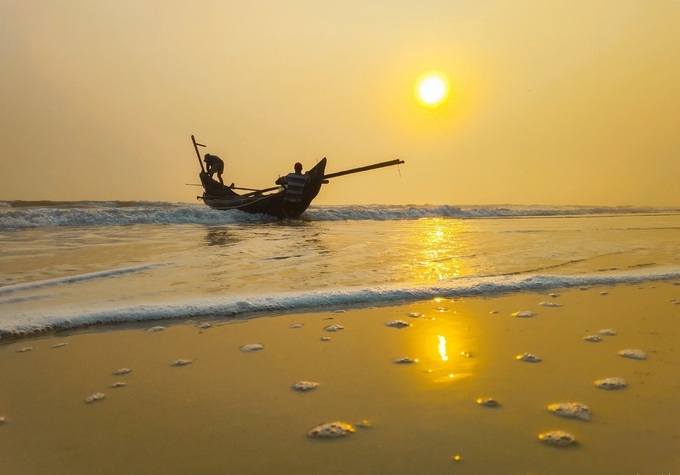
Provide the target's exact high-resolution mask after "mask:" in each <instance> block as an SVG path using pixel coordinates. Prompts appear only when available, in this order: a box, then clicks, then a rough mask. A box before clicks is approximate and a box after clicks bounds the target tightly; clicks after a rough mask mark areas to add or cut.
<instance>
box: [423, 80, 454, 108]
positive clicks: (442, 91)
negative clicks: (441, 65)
mask: <svg viewBox="0 0 680 475" xmlns="http://www.w3.org/2000/svg"><path fill="white" fill-rule="evenodd" d="M448 95H449V81H448V78H447V77H446V75H445V74H443V73H441V72H429V73H426V74H424V75H423V76H422V77H421V78H420V80H419V81H418V83H417V84H416V96H417V98H418V101H419V102H420V103H421V104H422V105H423V106H425V107H435V106H438V105H439V104H441V103H442V102H444V101H445V100H446V98H447V97H448Z"/></svg>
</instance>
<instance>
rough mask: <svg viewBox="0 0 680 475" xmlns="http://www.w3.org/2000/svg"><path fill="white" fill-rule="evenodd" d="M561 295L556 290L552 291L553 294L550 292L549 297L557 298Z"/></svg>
mask: <svg viewBox="0 0 680 475" xmlns="http://www.w3.org/2000/svg"><path fill="white" fill-rule="evenodd" d="M559 296H560V294H556V293H554V292H553V293H551V294H548V297H552V298H554V299H556V298H557V297H559Z"/></svg>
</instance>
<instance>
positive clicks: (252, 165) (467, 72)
mask: <svg viewBox="0 0 680 475" xmlns="http://www.w3.org/2000/svg"><path fill="white" fill-rule="evenodd" d="M678 25H680V0H598V1H592V0H569V1H564V0H550V1H545V0H420V1H418V2H416V1H403V0H384V1H383V0H372V1H370V0H369V1H367V0H361V1H358V0H328V1H316V0H299V1H274V0H249V1H224V0H215V1H209V0H197V1H195V2H189V1H180V0H116V1H103V0H101V1H100V0H62V1H55V0H0V60H1V64H2V74H1V75H0V91H1V94H0V107H1V112H0V199H3V200H14V199H23V200H38V199H49V200H151V201H189V202H195V196H196V195H197V194H199V192H200V188H196V187H190V186H185V183H198V177H197V174H198V171H199V167H198V163H197V159H196V155H195V153H194V151H193V148H192V145H191V140H190V135H191V134H195V135H196V138H197V139H198V140H199V141H200V142H203V143H205V144H207V145H208V148H207V149H206V151H209V152H211V153H214V154H217V155H219V156H221V157H222V158H223V159H224V160H225V164H226V172H225V177H224V179H225V182H227V183H230V182H232V181H233V182H235V183H236V185H237V186H242V187H253V188H258V187H262V188H264V187H269V186H273V183H274V180H275V179H276V178H277V176H278V175H282V174H285V173H288V172H289V171H291V170H292V164H293V163H294V162H295V161H301V162H302V163H303V164H304V165H305V168H307V167H308V166H311V165H313V164H314V163H315V162H316V160H318V159H320V158H321V157H324V156H326V157H328V160H329V162H328V167H327V172H329V173H330V172H334V171H339V170H344V169H347V168H353V167H358V166H363V165H367V164H371V163H375V162H379V161H384V160H390V159H393V158H401V159H403V160H405V161H406V164H405V165H402V166H401V167H400V170H397V169H396V168H388V169H384V170H378V171H373V172H367V173H363V174H358V175H351V176H345V177H342V178H336V179H333V180H331V183H330V184H329V185H327V186H325V187H324V188H323V190H322V192H321V194H320V195H319V197H318V198H317V200H316V201H315V203H317V204H370V203H385V204H426V203H429V204H452V205H456V204H461V205H463V204H502V203H509V204H555V205H560V204H562V205H579V204H583V205H658V206H666V205H670V206H673V205H679V204H680V199H679V197H680V193H678V190H677V189H678V182H679V178H678V177H680V28H678ZM428 70H439V71H442V72H444V73H446V75H447V76H448V78H449V83H450V86H451V92H450V96H449V98H448V100H447V101H446V102H445V103H444V104H443V105H441V106H439V107H434V108H432V107H431V108H425V107H422V106H421V105H420V104H419V103H418V101H417V100H416V98H415V97H414V92H413V91H414V84H415V82H416V81H417V79H418V78H419V77H420V76H421V75H422V74H423V73H424V72H425V71H428Z"/></svg>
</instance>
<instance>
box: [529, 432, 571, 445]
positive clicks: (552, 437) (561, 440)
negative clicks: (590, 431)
mask: <svg viewBox="0 0 680 475" xmlns="http://www.w3.org/2000/svg"><path fill="white" fill-rule="evenodd" d="M538 438H539V439H540V440H542V441H543V442H545V443H546V444H548V445H554V446H556V447H566V446H568V445H572V444H575V443H576V437H575V436H574V434H571V433H569V432H565V431H563V430H551V431H549V432H544V433H542V434H539V436H538Z"/></svg>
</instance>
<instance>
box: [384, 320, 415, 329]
mask: <svg viewBox="0 0 680 475" xmlns="http://www.w3.org/2000/svg"><path fill="white" fill-rule="evenodd" d="M385 326H388V327H390V328H406V327H410V326H411V324H410V323H408V322H405V321H403V320H393V321H391V322H387V323H386V324H385Z"/></svg>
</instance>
